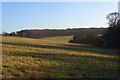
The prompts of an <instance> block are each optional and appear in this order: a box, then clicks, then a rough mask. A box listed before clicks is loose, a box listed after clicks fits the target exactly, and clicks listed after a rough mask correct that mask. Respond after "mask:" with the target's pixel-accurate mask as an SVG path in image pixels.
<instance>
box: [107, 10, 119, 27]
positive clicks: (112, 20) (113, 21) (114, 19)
mask: <svg viewBox="0 0 120 80" xmlns="http://www.w3.org/2000/svg"><path fill="white" fill-rule="evenodd" d="M106 18H107V19H108V20H109V22H108V24H109V26H110V27H114V26H116V25H117V24H118V22H119V21H120V13H118V12H113V13H110V14H109V15H108V16H107V17H106Z"/></svg>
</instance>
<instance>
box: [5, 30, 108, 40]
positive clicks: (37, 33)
mask: <svg viewBox="0 0 120 80" xmlns="http://www.w3.org/2000/svg"><path fill="white" fill-rule="evenodd" d="M105 30H106V29H105V28H73V29H71V28H68V29H43V30H21V31H17V32H12V33H4V34H3V35H4V36H18V37H28V38H43V37H54V36H71V35H79V34H82V33H84V32H88V31H95V32H97V33H98V34H103V33H104V31H105Z"/></svg>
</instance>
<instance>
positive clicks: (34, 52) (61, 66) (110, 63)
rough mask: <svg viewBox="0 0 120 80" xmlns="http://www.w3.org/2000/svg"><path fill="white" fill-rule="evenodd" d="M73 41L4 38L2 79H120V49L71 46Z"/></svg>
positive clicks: (65, 38) (48, 38)
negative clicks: (119, 54) (119, 73)
mask: <svg viewBox="0 0 120 80" xmlns="http://www.w3.org/2000/svg"><path fill="white" fill-rule="evenodd" d="M71 38H72V36H62V37H61V36H60V37H47V38H41V39H32V38H21V37H9V36H3V41H2V43H3V45H2V47H3V48H2V50H3V52H2V66H3V76H2V77H3V78H20V77H21V78H23V77H24V78H25V77H26V78H87V77H90V78H118V67H120V66H119V65H118V58H119V57H118V53H119V50H115V49H109V48H99V47H94V46H92V45H87V44H74V43H68V41H69V40H70V39H71Z"/></svg>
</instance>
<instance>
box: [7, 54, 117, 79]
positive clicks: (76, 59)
mask: <svg viewBox="0 0 120 80" xmlns="http://www.w3.org/2000/svg"><path fill="white" fill-rule="evenodd" d="M5 55H8V56H14V57H16V56H17V57H33V58H38V61H42V60H46V61H49V62H53V61H55V62H56V61H57V62H59V63H60V64H59V65H56V66H54V65H52V66H51V67H49V69H53V70H57V71H59V72H60V71H62V70H63V71H64V73H65V75H66V73H67V75H70V76H76V74H80V73H81V74H85V75H87V74H92V75H95V76H96V75H100V76H106V75H108V73H109V74H111V76H115V77H116V76H117V72H116V69H110V68H109V66H112V65H111V62H113V63H116V64H117V59H114V58H102V57H94V56H80V55H69V54H53V53H34V52H27V53H23V52H15V53H9V54H5ZM98 62H100V63H98ZM33 63H34V61H33ZM42 66H43V67H44V68H43V69H46V70H47V71H49V70H48V67H46V66H45V65H43V64H42ZM97 72H99V73H97ZM102 74H105V75H102ZM82 76H83V75H82Z"/></svg>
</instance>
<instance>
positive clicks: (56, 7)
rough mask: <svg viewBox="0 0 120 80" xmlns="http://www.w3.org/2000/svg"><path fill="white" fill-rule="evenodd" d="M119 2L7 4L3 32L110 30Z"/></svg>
mask: <svg viewBox="0 0 120 80" xmlns="http://www.w3.org/2000/svg"><path fill="white" fill-rule="evenodd" d="M117 11H118V3H117V2H3V3H2V31H3V32H9V33H10V32H13V31H19V30H24V29H66V28H86V27H107V26H108V24H107V22H108V21H107V19H106V16H107V15H108V14H109V13H111V12H117Z"/></svg>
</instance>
